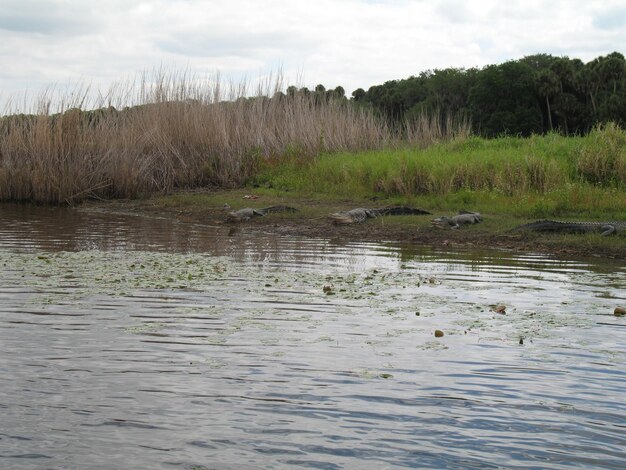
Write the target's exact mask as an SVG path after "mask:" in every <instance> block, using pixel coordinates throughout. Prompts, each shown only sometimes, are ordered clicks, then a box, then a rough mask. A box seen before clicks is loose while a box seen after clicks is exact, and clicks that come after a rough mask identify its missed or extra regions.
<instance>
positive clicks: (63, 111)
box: [0, 73, 393, 203]
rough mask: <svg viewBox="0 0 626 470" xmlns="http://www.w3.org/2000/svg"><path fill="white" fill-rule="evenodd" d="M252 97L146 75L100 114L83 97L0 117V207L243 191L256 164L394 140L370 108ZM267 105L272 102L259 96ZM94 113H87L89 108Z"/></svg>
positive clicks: (104, 102)
mask: <svg viewBox="0 0 626 470" xmlns="http://www.w3.org/2000/svg"><path fill="white" fill-rule="evenodd" d="M280 89H281V86H280V79H277V80H275V81H274V83H271V84H266V85H264V86H261V87H260V88H259V89H258V90H257V93H256V96H254V97H249V94H248V92H247V87H246V85H245V84H239V85H232V84H231V85H228V86H224V84H223V83H222V82H221V81H220V80H219V79H216V80H212V81H203V80H195V79H193V77H189V76H187V75H185V74H175V73H174V74H171V73H170V74H167V73H157V74H156V75H155V76H154V77H149V76H147V75H143V76H142V77H141V79H140V80H139V83H138V84H133V83H131V84H127V85H125V86H116V87H114V88H112V89H111V90H110V91H109V92H108V93H106V94H105V95H104V96H102V97H101V100H100V106H99V107H98V108H97V109H91V108H89V106H87V105H86V104H85V103H86V101H87V99H86V98H87V96H88V94H89V92H88V90H79V91H78V92H75V93H72V94H71V96H70V97H69V98H68V97H61V99H60V100H56V101H54V100H53V99H52V98H51V96H50V94H49V93H44V94H43V95H42V96H41V97H40V99H39V101H38V103H37V104H36V110H35V112H33V113H31V114H26V115H25V114H20V115H17V114H12V115H9V116H5V117H3V118H0V200H4V201H6V200H26V201H36V202H44V203H71V202H75V201H80V200H82V199H84V198H87V197H97V198H116V197H123V198H128V197H136V196H139V195H143V194H149V193H152V192H165V191H170V190H172V189H176V188H193V187H200V186H207V185H214V186H220V187H232V186H237V185H241V184H242V183H244V182H245V181H246V179H248V178H249V177H250V176H251V175H253V174H254V172H255V170H256V169H257V168H258V166H259V164H260V163H261V162H262V161H263V160H276V159H277V160H280V159H281V158H283V157H285V156H292V157H293V156H296V157H299V158H307V157H312V156H315V155H318V154H320V153H322V152H334V151H359V150H365V149H373V148H380V147H381V146H383V145H386V144H387V143H388V142H390V140H392V138H393V136H392V133H391V131H390V130H389V128H388V126H387V125H386V124H384V123H383V122H382V121H380V120H378V119H376V118H375V117H374V115H373V113H371V112H370V111H369V110H367V109H363V108H360V107H357V106H352V105H351V104H350V103H348V102H346V101H345V100H344V101H341V100H332V99H331V100H321V101H320V100H319V99H316V98H315V97H314V96H313V95H311V94H305V93H296V94H295V95H293V96H286V95H284V94H283V93H280ZM268 96H271V98H268ZM88 109H91V110H88Z"/></svg>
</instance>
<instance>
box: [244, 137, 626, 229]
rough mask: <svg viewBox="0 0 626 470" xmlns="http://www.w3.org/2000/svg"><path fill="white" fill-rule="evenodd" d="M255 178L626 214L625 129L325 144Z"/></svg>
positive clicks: (452, 205) (476, 203) (359, 192)
mask: <svg viewBox="0 0 626 470" xmlns="http://www.w3.org/2000/svg"><path fill="white" fill-rule="evenodd" d="M251 183H252V184H253V185H255V186H258V187H259V188H267V189H264V190H265V191H266V192H267V193H271V194H274V195H277V196H280V195H285V194H290V195H291V196H292V197H311V198H315V199H318V200H340V199H354V200H358V199H364V198H368V197H372V196H376V197H379V198H381V199H382V200H384V201H385V202H388V203H407V204H413V205H418V206H422V207H425V208H428V209H432V210H435V211H437V210H439V211H449V210H459V209H462V208H464V209H468V210H478V211H482V212H485V213H498V214H509V215H512V216H517V217H526V218H546V217H573V218H587V219H588V218H596V219H598V218H599V219H602V218H605V219H606V218H610V219H615V220H626V132H625V131H623V130H621V129H619V128H617V127H616V126H612V125H608V126H606V127H604V128H599V129H596V130H594V131H593V132H592V133H590V134H589V135H588V136H585V137H563V136H560V135H557V134H550V135H547V136H533V137H531V138H516V137H503V138H499V139H492V140H486V139H481V138H478V137H472V138H468V139H464V140H458V141H452V142H448V143H443V144H438V145H434V146H431V147H429V148H427V149H417V148H400V149H387V150H377V151H368V152H361V153H334V154H326V155H322V156H320V157H318V158H316V159H311V160H307V161H306V162H302V161H299V162H298V161H290V162H280V163H278V164H274V165H272V166H266V167H265V168H264V169H262V171H261V172H260V173H259V174H258V175H257V176H256V177H255V178H253V180H252V181H251ZM261 190H263V189H261Z"/></svg>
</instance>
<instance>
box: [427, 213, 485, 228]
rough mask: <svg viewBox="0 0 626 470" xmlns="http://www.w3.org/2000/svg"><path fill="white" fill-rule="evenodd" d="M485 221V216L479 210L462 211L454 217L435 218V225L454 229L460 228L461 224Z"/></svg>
mask: <svg viewBox="0 0 626 470" xmlns="http://www.w3.org/2000/svg"><path fill="white" fill-rule="evenodd" d="M482 221H483V217H482V216H481V215H480V213H478V212H466V211H461V212H459V213H458V214H457V215H453V216H452V217H446V216H445V215H444V216H442V217H437V218H436V219H433V225H434V226H436V227H442V228H443V227H450V228H453V229H457V228H460V227H461V225H468V224H478V223H480V222H482Z"/></svg>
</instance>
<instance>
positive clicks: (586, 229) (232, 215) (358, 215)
mask: <svg viewBox="0 0 626 470" xmlns="http://www.w3.org/2000/svg"><path fill="white" fill-rule="evenodd" d="M224 209H225V210H226V211H227V216H226V219H227V221H229V222H244V221H246V220H250V219H252V218H254V217H262V216H265V215H267V214H271V213H275V212H298V209H296V208H294V207H290V206H282V205H281V206H270V207H264V208H261V209H252V208H249V207H246V208H244V209H239V210H236V211H233V210H231V208H230V206H229V205H228V204H224ZM430 214H431V213H430V212H428V211H426V210H424V209H417V208H413V207H406V206H392V207H385V208H382V209H366V208H361V207H359V208H356V209H352V210H349V211H344V212H335V213H333V214H330V215H329V216H328V218H329V219H330V221H331V222H332V223H333V224H335V225H348V224H357V223H361V222H365V221H366V220H367V219H371V218H376V217H381V216H388V215H430ZM482 220H483V219H482V216H481V214H480V213H478V212H468V211H460V212H459V213H458V214H456V215H453V216H450V217H447V216H442V217H437V218H436V219H433V221H432V224H433V225H434V226H435V227H440V228H451V229H459V228H460V227H462V226H463V225H471V224H478V223H480V222H482ZM512 230H513V231H517V230H530V231H535V232H557V233H590V232H599V233H600V234H602V235H612V234H615V233H617V232H618V231H626V222H567V221H559V220H538V221H535V222H531V223H528V224H523V225H520V226H518V227H515V228H514V229H512Z"/></svg>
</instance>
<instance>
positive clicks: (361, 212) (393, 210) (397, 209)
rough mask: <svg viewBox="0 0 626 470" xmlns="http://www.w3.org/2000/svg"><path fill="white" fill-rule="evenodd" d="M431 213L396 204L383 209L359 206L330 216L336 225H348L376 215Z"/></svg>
mask: <svg viewBox="0 0 626 470" xmlns="http://www.w3.org/2000/svg"><path fill="white" fill-rule="evenodd" d="M424 214H430V212H428V211H425V210H424V209H415V208H413V207H405V206H394V207H385V208H383V209H364V208H362V207H359V208H357V209H352V210H349V211H345V212H335V213H334V214H330V215H329V216H328V217H329V218H330V220H331V221H332V223H333V224H335V225H347V224H360V223H361V222H365V221H366V220H367V219H373V218H375V217H379V216H383V215H424Z"/></svg>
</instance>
